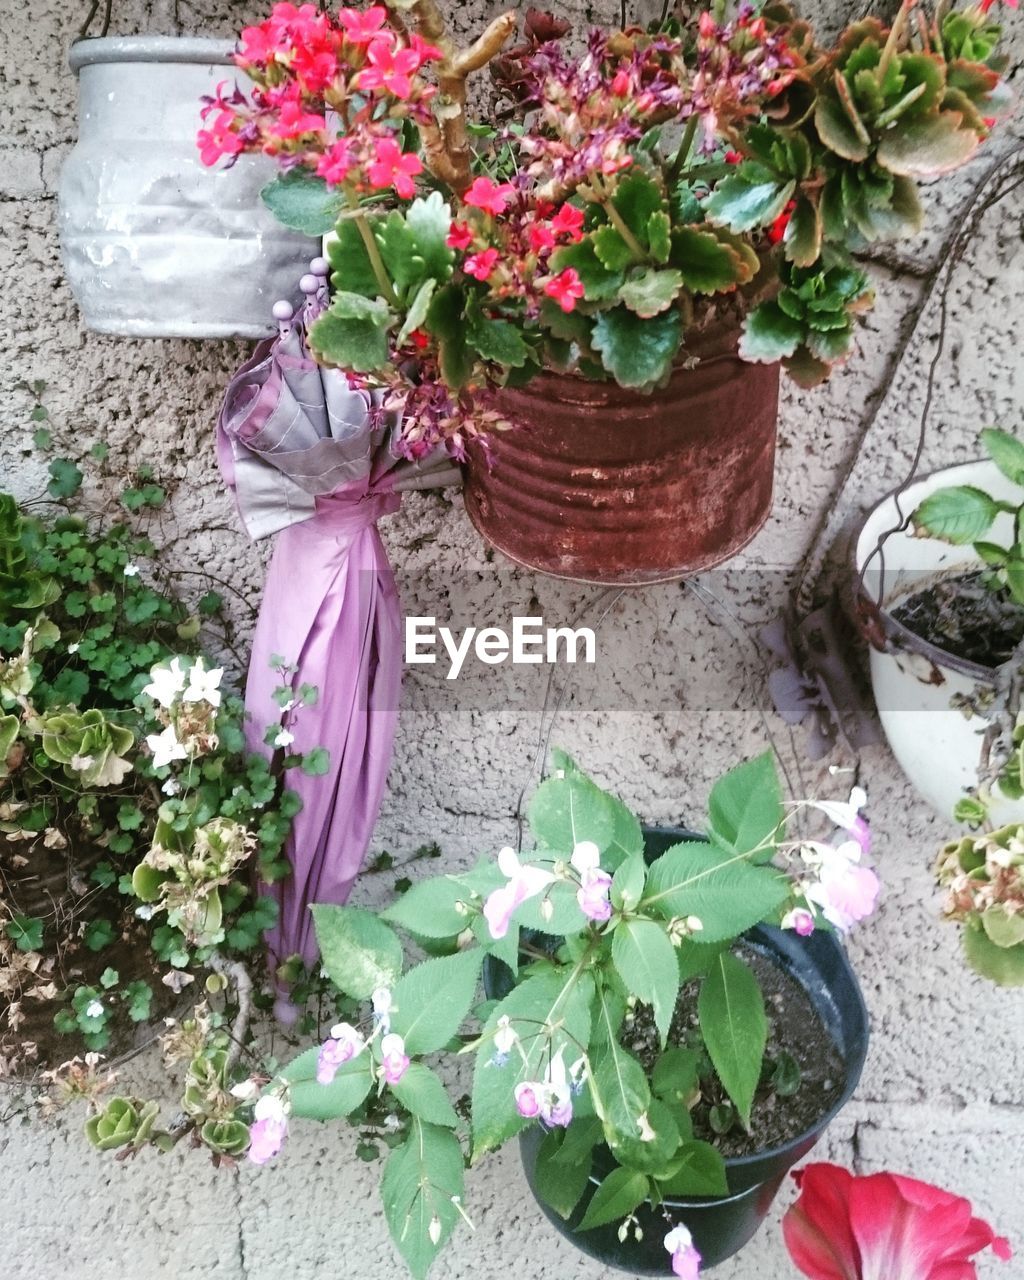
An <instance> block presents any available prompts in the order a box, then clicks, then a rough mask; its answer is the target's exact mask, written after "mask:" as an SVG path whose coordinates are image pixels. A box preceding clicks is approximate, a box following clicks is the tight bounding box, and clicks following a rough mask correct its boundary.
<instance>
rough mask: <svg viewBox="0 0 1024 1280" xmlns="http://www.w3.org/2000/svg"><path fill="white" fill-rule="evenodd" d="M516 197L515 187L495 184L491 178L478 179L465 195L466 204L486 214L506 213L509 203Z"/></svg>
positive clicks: (506, 183) (508, 184)
mask: <svg viewBox="0 0 1024 1280" xmlns="http://www.w3.org/2000/svg"><path fill="white" fill-rule="evenodd" d="M513 195H515V187H513V185H512V183H511V182H502V183H495V182H493V181H492V180H491V179H490V178H476V179H475V180H474V182H473V185H472V186H471V187H470V188H469V190H468V191H466V192H464V193H463V196H462V199H463V201H464V203H465V204H468V205H472V207H473V208H474V209H482V210H483V211H484V213H490V214H493V215H494V216H495V217H497V216H498V214H501V213H504V212H505V209H506V207H507V206H508V202H509V201H510V200H511V199H512V197H513Z"/></svg>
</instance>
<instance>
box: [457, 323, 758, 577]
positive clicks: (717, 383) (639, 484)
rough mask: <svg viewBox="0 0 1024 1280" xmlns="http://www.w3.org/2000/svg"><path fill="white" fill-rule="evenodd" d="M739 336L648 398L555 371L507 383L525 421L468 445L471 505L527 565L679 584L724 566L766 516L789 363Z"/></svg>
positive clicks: (480, 525) (491, 537)
mask: <svg viewBox="0 0 1024 1280" xmlns="http://www.w3.org/2000/svg"><path fill="white" fill-rule="evenodd" d="M737 338H738V334H737V333H735V332H728V333H719V334H718V335H717V336H716V335H709V337H708V338H706V339H705V340H704V341H703V342H702V343H701V344H700V345H697V344H695V345H694V346H693V347H692V348H689V349H690V350H691V351H692V353H693V354H694V355H698V356H699V363H698V364H697V365H696V366H695V367H693V368H689V369H686V368H680V369H679V370H677V371H676V373H675V374H673V376H672V379H671V381H670V382H669V384H668V386H666V387H665V388H663V389H662V390H659V391H655V392H654V393H653V394H651V395H643V394H641V393H640V392H637V391H630V390H627V389H625V388H623V387H620V386H618V385H617V384H616V383H614V382H590V381H587V380H585V379H583V378H581V377H578V376H575V375H571V374H559V373H553V372H544V373H541V374H538V375H537V376H536V377H535V378H534V379H532V381H531V382H529V383H528V384H527V385H526V386H525V387H522V388H516V389H510V388H505V389H503V390H502V391H501V392H499V393H498V394H497V395H496V397H495V400H496V407H497V408H498V409H499V410H500V411H501V412H502V413H503V414H504V415H505V416H506V417H508V418H509V419H510V420H511V421H512V422H513V423H514V424H515V425H514V426H513V429H512V430H510V431H503V432H495V433H493V434H492V435H491V436H490V437H489V442H488V447H487V448H486V449H485V448H484V447H483V446H481V445H480V444H476V443H474V444H472V445H470V447H469V451H468V452H469V460H468V464H467V466H466V467H465V478H464V490H463V491H464V494H465V501H466V510H467V512H468V513H469V518H470V519H471V520H472V522H473V524H474V525H475V526H476V528H477V530H478V531H479V532H480V533H481V534H482V535H483V537H484V538H486V540H487V541H488V542H489V543H491V545H492V546H494V547H495V548H496V549H497V550H498V551H501V552H502V553H503V554H504V555H506V556H508V557H509V559H511V560H514V561H515V562H516V563H517V564H521V565H524V566H526V567H527V568H530V569H535V570H538V571H540V572H542V573H547V574H551V575H553V576H554V577H558V578H569V579H573V580H575V581H579V582H594V583H599V584H602V585H605V584H608V585H615V586H640V585H643V584H649V583H655V582H671V581H675V580H676V579H679V578H683V577H686V576H688V575H689V574H693V573H698V572H700V571H701V570H703V569H709V568H711V567H712V566H713V565H716V564H721V563H722V561H723V560H728V559H729V557H730V556H733V555H735V554H736V552H737V551H739V550H740V549H741V548H742V547H744V546H745V545H746V544H747V543H748V542H749V541H750V540H751V538H753V536H754V535H755V534H756V533H757V531H758V530H759V529H760V528H761V526H762V525H763V524H764V522H765V520H766V519H767V518H768V513H769V511H770V510H771V501H772V479H773V472H774V463H775V436H776V424H777V419H778V395H779V369H778V365H755V364H747V363H745V362H744V361H742V360H740V358H739V356H738V355H737V354H736V341H737Z"/></svg>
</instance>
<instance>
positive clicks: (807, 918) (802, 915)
mask: <svg viewBox="0 0 1024 1280" xmlns="http://www.w3.org/2000/svg"><path fill="white" fill-rule="evenodd" d="M782 927H783V929H792V930H793V931H794V933H796V934H798V935H799V937H801V938H809V937H810V936H811V934H812V933H813V932H814V916H813V914H812V913H811V912H810V911H808V910H807V908H806V907H794V908H793V910H792V911H787V912H786V914H785V915H784V916H783V917H782Z"/></svg>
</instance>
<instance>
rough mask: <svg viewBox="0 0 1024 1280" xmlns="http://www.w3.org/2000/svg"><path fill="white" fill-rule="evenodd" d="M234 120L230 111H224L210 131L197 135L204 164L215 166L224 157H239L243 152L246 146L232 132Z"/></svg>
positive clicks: (200, 155)
mask: <svg viewBox="0 0 1024 1280" xmlns="http://www.w3.org/2000/svg"><path fill="white" fill-rule="evenodd" d="M234 118H235V117H234V116H233V115H232V114H231V112H230V111H222V112H221V113H220V114H219V115H218V116H217V118H216V119H215V120H214V122H213V123H212V124H211V125H210V127H209V128H208V129H200V130H199V132H198V133H197V134H196V142H197V143H198V144H199V158H200V160H202V162H203V164H205V165H207V166H209V165H215V164H216V163H217V161H218V160H220V159H221V157H222V156H237V155H238V153H239V152H240V151H241V150H242V148H243V146H244V145H245V144H244V143H243V142H242V140H241V138H239V136H238V134H237V133H232V131H231V123H232V121H233V120H234Z"/></svg>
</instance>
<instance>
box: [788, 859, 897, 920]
mask: <svg viewBox="0 0 1024 1280" xmlns="http://www.w3.org/2000/svg"><path fill="white" fill-rule="evenodd" d="M807 848H808V849H809V850H813V852H810V853H805V855H804V857H805V861H806V860H807V859H808V858H811V859H812V865H814V869H815V872H816V877H817V878H816V879H815V880H814V881H813V882H812V883H811V884H809V885H808V886H807V888H806V890H805V896H806V898H807V901H808V902H810V903H813V904H814V905H816V906H818V907H820V908H821V913H822V915H823V916H824V917H825V919H826V920H827V921H828V922H829V924H831V925H833V926H834V927H835V928H836V929H840V930H842V931H843V932H845V931H846V930H847V929H849V928H851V927H852V926H853V925H854V924H856V923H857V922H858V921H859V920H864V919H865V918H866V917H867V916H869V915H870V914H871V913H872V911H874V909H875V907H876V906H877V905H878V894H879V891H880V889H881V882H880V881H879V879H878V876H877V875H876V874H875V872H874V871H872V870H871V868H870V867H865V866H862V865H861V864H860V857H861V846H860V844H859V843H858V842H857V841H855V840H847V841H845V842H844V843H843V844H841V845H839V846H838V848H834V847H833V846H832V845H828V844H817V843H815V844H814V845H813V846H807Z"/></svg>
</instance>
